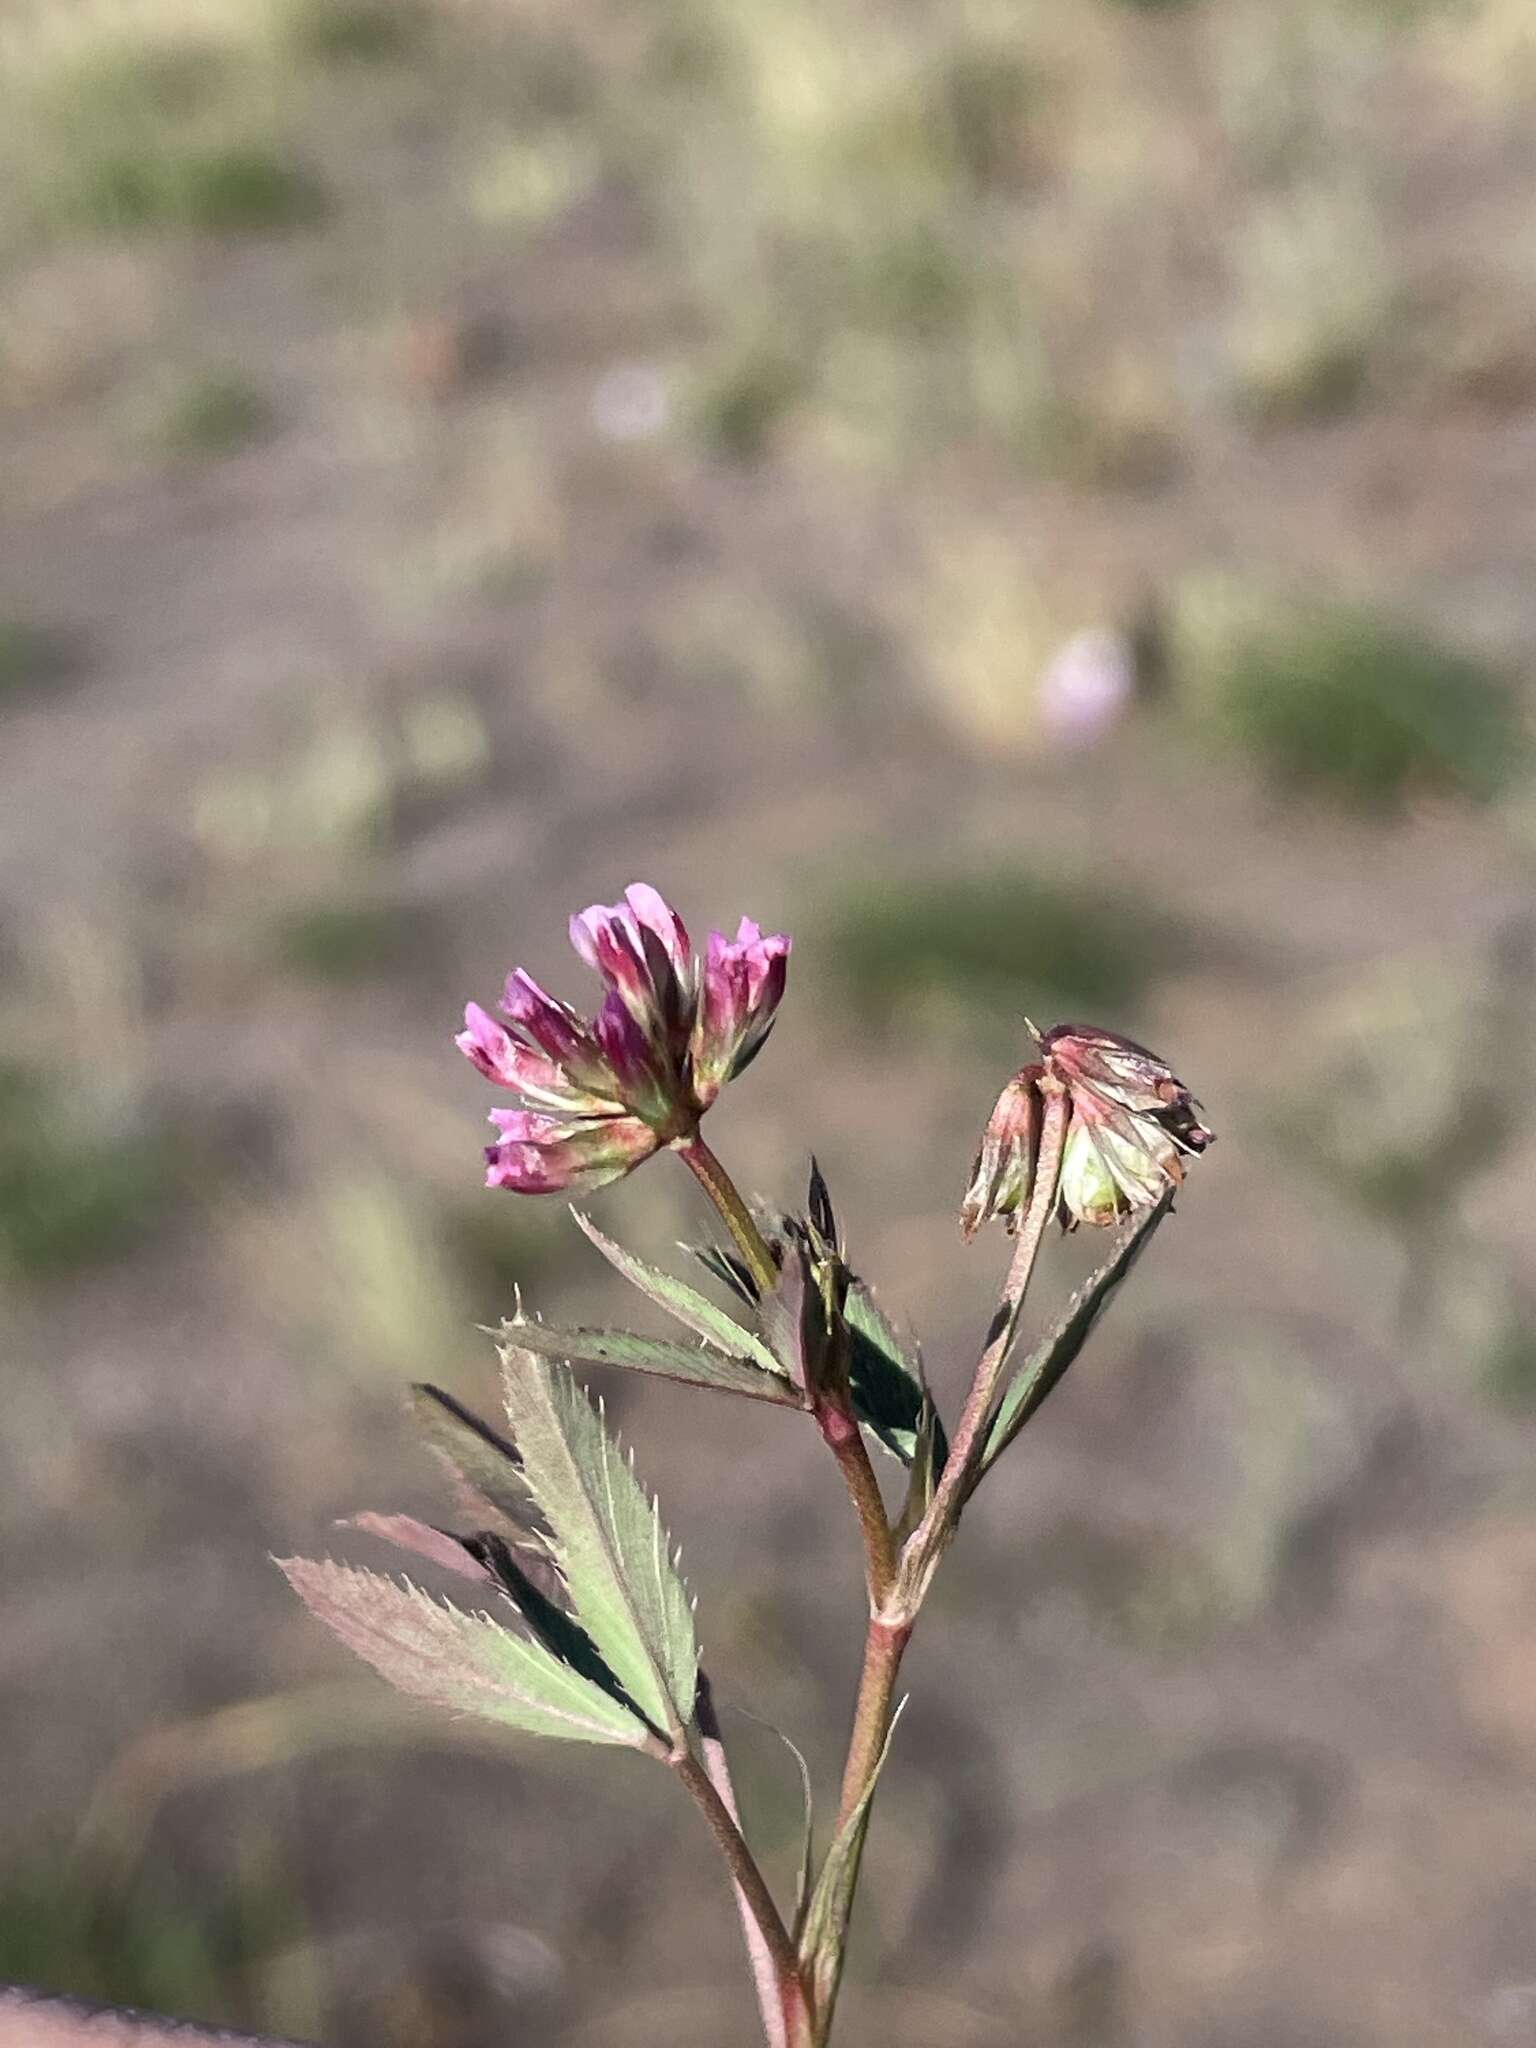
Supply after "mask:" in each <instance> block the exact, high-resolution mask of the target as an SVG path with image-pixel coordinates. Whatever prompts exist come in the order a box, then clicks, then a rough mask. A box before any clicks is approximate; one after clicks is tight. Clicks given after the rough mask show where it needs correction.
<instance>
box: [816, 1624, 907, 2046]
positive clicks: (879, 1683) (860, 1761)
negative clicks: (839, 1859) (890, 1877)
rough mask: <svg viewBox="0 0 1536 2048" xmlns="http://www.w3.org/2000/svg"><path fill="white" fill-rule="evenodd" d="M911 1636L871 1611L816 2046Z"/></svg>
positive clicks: (828, 2024)
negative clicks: (837, 1907) (835, 1922)
mask: <svg viewBox="0 0 1536 2048" xmlns="http://www.w3.org/2000/svg"><path fill="white" fill-rule="evenodd" d="M911 1636H912V1623H911V1622H910V1621H896V1622H892V1621H886V1620H884V1619H882V1618H881V1616H880V1615H878V1614H875V1615H872V1616H871V1617H870V1623H869V1632H868V1634H867V1635H866V1636H865V1638H864V1665H863V1669H862V1670H861V1671H860V1673H859V1696H858V1700H857V1703H856V1704H855V1706H854V1710H853V1730H852V1733H851V1735H850V1736H849V1740H848V1760H847V1762H846V1763H845V1764H844V1766H843V1786H842V1793H841V1795H840V1797H839V1799H838V1805H837V1821H836V1824H835V1827H834V1839H835V1838H836V1836H837V1835H840V1834H841V1832H842V1830H843V1829H844V1827H846V1826H847V1825H848V1824H849V1823H850V1822H852V1823H853V1826H854V1830H855V1832H854V1836H853V1843H852V1847H851V1850H850V1855H849V1866H848V1878H847V1904H846V1910H845V1913H844V1916H843V1922H842V1925H841V1926H840V1927H839V1928H838V1930H837V1936H836V1941H835V1944H834V1945H833V1952H832V1955H831V1958H830V1968H829V1969H826V1970H825V1971H824V1972H820V1973H818V2000H817V2007H816V2016H815V2020H816V2031H815V2036H814V2041H815V2048H825V2043H826V2041H827V2039H828V2037H829V2036H830V2034H831V2032H832V2016H833V2012H834V2010H835V2008H836V2005H837V1993H838V1987H839V1985H840V1984H841V1982H842V1975H843V1962H844V1959H845V1957H846V1955H847V1950H848V1931H849V1928H850V1926H851V1924H852V1920H853V1901H854V1896H855V1894H856V1892H857V1891H858V1884H859V1866H860V1864H861V1863H862V1862H863V1859H864V1842H865V1839H866V1837H867V1836H868V1834H869V1819H870V1813H871V1810H872V1807H873V1803H874V1802H873V1793H874V1780H875V1775H876V1773H877V1772H878V1771H879V1769H880V1763H881V1759H882V1757H883V1756H884V1754H885V1745H886V1742H887V1739H888V1738H889V1736H890V1732H891V1723H892V1721H893V1720H894V1718H895V1708H896V1676H897V1673H898V1672H899V1671H900V1669H901V1660H902V1656H903V1654H904V1653H905V1651H906V1647H907V1644H908V1642H909V1641H910V1640H911Z"/></svg>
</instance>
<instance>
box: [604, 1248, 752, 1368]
mask: <svg viewBox="0 0 1536 2048" xmlns="http://www.w3.org/2000/svg"><path fill="white" fill-rule="evenodd" d="M571 1213H572V1215H573V1216H575V1218H576V1221H577V1222H578V1223H579V1224H580V1226H581V1228H582V1230H583V1231H584V1232H585V1233H586V1235H587V1236H588V1237H589V1238H590V1239H591V1240H592V1242H593V1244H595V1245H596V1246H597V1249H598V1250H599V1251H600V1252H601V1253H602V1255H603V1257H604V1258H605V1259H606V1260H607V1261H608V1263H609V1265H610V1266H612V1267H613V1268H614V1270H615V1271H616V1272H619V1273H622V1274H623V1275H624V1278H625V1279H626V1280H628V1281H629V1282H630V1284H631V1285H632V1286H634V1287H638V1288H639V1290H640V1292H641V1293H642V1294H643V1295H645V1296H646V1297H647V1299H648V1300H650V1301H654V1302H655V1303H656V1305H657V1306H658V1308H663V1309H665V1310H666V1312H667V1314H668V1315H670V1316H674V1317H676V1319H677V1321H678V1322H680V1323H682V1324H684V1325H685V1326H686V1327H687V1328H688V1329H690V1330H693V1331H695V1332H696V1333H697V1334H698V1335H699V1336H700V1337H702V1338H703V1339H704V1341H705V1342H706V1343H707V1344H712V1345H713V1346H714V1347H715V1349H716V1350H717V1351H723V1352H724V1353H725V1354H726V1355H727V1356H728V1357H732V1358H745V1359H747V1360H749V1361H750V1362H751V1363H752V1364H754V1365H758V1366H761V1368H762V1369H763V1371H764V1372H772V1373H776V1372H778V1371H779V1370H780V1367H779V1363H778V1361H777V1359H776V1358H775V1357H774V1355H773V1353H772V1352H771V1351H770V1350H769V1349H768V1347H767V1345H766V1344H764V1343H763V1341H762V1339H761V1338H760V1337H755V1336H754V1335H753V1334H752V1332H751V1331H750V1330H744V1329H743V1328H742V1326H741V1324H740V1323H738V1322H737V1321H736V1319H735V1317H734V1316H731V1315H727V1313H726V1311H725V1310H724V1309H723V1308H719V1307H717V1306H716V1304H715V1303H714V1302H712V1301H711V1300H710V1299H709V1297H708V1295H705V1294H700V1293H699V1291H698V1289H697V1288H695V1287H690V1286H689V1285H688V1284H687V1282H686V1281H683V1280H678V1279H676V1278H675V1277H674V1276H673V1275H672V1274H671V1273H664V1272H663V1271H662V1270H661V1268H660V1267H659V1266H651V1265H648V1264H647V1263H646V1261H645V1260H644V1259H640V1258H636V1256H635V1254H634V1253H633V1252H629V1251H626V1250H625V1249H624V1247H623V1246H622V1245H620V1244H615V1243H614V1242H613V1240H612V1239H611V1238H607V1237H604V1235H603V1233H602V1232H601V1231H600V1230H599V1229H598V1227H597V1225H596V1224H595V1223H591V1222H589V1221H588V1220H587V1218H586V1217H585V1216H583V1215H582V1213H581V1211H580V1210H579V1209H573V1210H572V1212H571Z"/></svg>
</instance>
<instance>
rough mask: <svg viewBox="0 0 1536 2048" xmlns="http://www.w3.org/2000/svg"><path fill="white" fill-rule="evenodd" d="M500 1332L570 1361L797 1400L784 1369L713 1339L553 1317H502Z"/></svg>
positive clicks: (791, 1403)
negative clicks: (688, 1339)
mask: <svg viewBox="0 0 1536 2048" xmlns="http://www.w3.org/2000/svg"><path fill="white" fill-rule="evenodd" d="M742 1334H743V1336H745V1335H746V1332H745V1331H743V1333H742ZM501 1335H502V1340H503V1342H504V1343H508V1344H521V1345H523V1346H524V1348H525V1349H526V1350H529V1351H537V1352H538V1354H539V1356H540V1357H541V1358H560V1359H564V1360H566V1361H567V1362H568V1363H570V1364H572V1365H619V1366H626V1367H628V1368H629V1369H630V1370H631V1371H634V1372H649V1373H657V1374H659V1375H660V1376H661V1377H662V1378H664V1379H671V1380H686V1381H687V1382H688V1384H689V1385H690V1386H695V1387H715V1388H718V1389H719V1390H720V1391H721V1392H722V1393H727V1394H745V1395H746V1396H747V1397H748V1399H750V1400H754V1401H777V1402H780V1403H781V1404H785V1405H789V1406H794V1405H796V1402H795V1390H794V1388H793V1387H791V1386H790V1385H789V1383H788V1382H787V1380H786V1379H785V1377H784V1375H783V1374H782V1373H780V1372H769V1371H767V1370H766V1368H765V1367H763V1366H761V1365H758V1364H756V1363H755V1362H754V1361H753V1360H752V1359H751V1358H749V1357H747V1356H745V1355H744V1354H743V1355H741V1356H730V1355H728V1354H727V1353H726V1352H724V1351H721V1350H718V1349H717V1348H716V1347H715V1346H714V1345H713V1344H685V1343H682V1342H679V1341H678V1340H676V1339H673V1338H666V1337H640V1336H636V1335H635V1334H634V1333H633V1332H632V1331H629V1330H559V1329H556V1328H554V1327H553V1325H551V1324H549V1323H534V1322H516V1321H514V1322H504V1323H503V1324H502V1326H501Z"/></svg>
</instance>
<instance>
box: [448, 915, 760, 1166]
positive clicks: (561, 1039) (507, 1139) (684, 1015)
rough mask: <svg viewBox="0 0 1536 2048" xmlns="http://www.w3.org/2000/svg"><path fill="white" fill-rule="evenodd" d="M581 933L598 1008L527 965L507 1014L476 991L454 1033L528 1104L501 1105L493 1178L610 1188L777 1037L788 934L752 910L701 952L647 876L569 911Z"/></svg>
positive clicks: (511, 980)
mask: <svg viewBox="0 0 1536 2048" xmlns="http://www.w3.org/2000/svg"><path fill="white" fill-rule="evenodd" d="M570 931H571V944H572V945H573V946H574V947H575V949H576V951H577V952H578V953H579V954H580V955H581V957H582V959H583V960H584V961H585V962H586V963H587V965H588V966H589V967H591V968H593V969H595V970H596V972H597V973H598V974H599V975H600V976H601V977H602V979H603V981H604V983H605V984H606V989H607V993H606V995H605V996H604V999H603V1003H602V1007H601V1008H600V1009H599V1010H598V1012H597V1015H596V1016H595V1017H593V1018H591V1019H588V1018H585V1017H583V1016H581V1015H580V1013H579V1012H578V1011H576V1010H573V1009H572V1008H571V1007H570V1005H569V1004H567V1003H563V1002H561V1001H560V999H559V998H558V997H557V996H552V995H550V994H549V993H548V992H547V991H546V990H545V989H543V988H541V987H540V986H539V984H538V982H536V981H535V980H534V978H533V976H532V975H531V974H528V973H526V972H525V971H524V969H522V968H520V967H519V968H517V969H516V970H515V971H514V972H513V973H512V974H510V975H509V976H508V977H507V985H506V992H505V995H504V997H503V999H502V1005H501V1008H502V1014H503V1015H504V1016H505V1017H506V1018H507V1019H508V1024H509V1025H510V1029H509V1028H507V1026H504V1025H502V1024H499V1023H498V1022H497V1021H496V1019H495V1018H494V1017H491V1016H489V1015H488V1014H487V1013H486V1012H485V1011H484V1010H482V1009H481V1008H480V1006H479V1004H478V1003H471V1004H469V1006H468V1007H467V1009H466V1010H465V1012H464V1024H465V1028H464V1030H463V1031H462V1032H460V1034H459V1035H458V1037H457V1039H456V1040H455V1043H456V1044H457V1046H458V1047H459V1050H460V1051H461V1052H462V1053H463V1054H464V1055H465V1057H466V1058H467V1059H469V1060H471V1061H473V1063H474V1064H475V1066H477V1067H478V1068H479V1069H480V1072H481V1073H482V1074H484V1075H485V1077H486V1079H487V1080H490V1081H494V1082H496V1083H497V1084H498V1085H499V1086H500V1087H503V1088H510V1089H512V1090H513V1091H514V1092H515V1093H516V1094H517V1095H518V1096H519V1097H520V1098H521V1102H522V1105H523V1106H522V1107H521V1108H519V1109H512V1110H493V1111H492V1113H491V1121H492V1122H493V1123H494V1124H495V1125H496V1126H497V1128H498V1129H499V1130H500V1132H501V1142H500V1143H499V1144H497V1145H492V1146H490V1147H489V1148H488V1149H487V1152H486V1161H487V1166H488V1171H487V1174H486V1184H487V1186H489V1187H504V1188H513V1189H515V1190H517V1191H518V1192H519V1193H522V1194H552V1193H556V1192H560V1191H564V1192H572V1191H577V1192H580V1191H583V1190H586V1189H590V1188H598V1187H602V1186H603V1185H604V1183H605V1182H607V1181H612V1180H618V1179H619V1178H621V1176H622V1175H624V1174H626V1173H629V1172H631V1171H632V1170H633V1169H634V1168H635V1167H636V1166H638V1165H639V1164H640V1162H641V1161H642V1160H643V1159H648V1158H649V1157H650V1155H651V1154H652V1153H653V1152H656V1151H658V1150H660V1148H661V1147H662V1146H663V1145H669V1144H672V1143H673V1142H675V1141H676V1140H677V1139H679V1138H683V1137H686V1136H688V1135H689V1134H690V1133H691V1132H692V1131H694V1130H696V1129H697V1127H698V1121H699V1118H700V1117H701V1116H702V1115H703V1113H704V1111H705V1110H706V1109H708V1107H709V1105H710V1104H711V1103H712V1102H713V1101H714V1099H715V1097H716V1096H717V1095H718V1094H719V1093H720V1090H721V1088H722V1086H723V1085H724V1083H725V1082H726V1081H728V1080H730V1079H731V1078H732V1077H733V1076H734V1075H736V1074H739V1073H740V1072H741V1071H742V1069H743V1068H744V1067H745V1066H746V1065H747V1062H748V1061H749V1060H750V1059H751V1058H752V1056H753V1054H754V1053H756V1052H757V1050H758V1049H759V1047H760V1046H761V1045H762V1043H763V1040H764V1039H765V1038H766V1037H767V1035H768V1031H769V1027H770V1026H771V1025H772V1022H773V1016H774V1011H775V1010H776V1009H777V1007H778V1003H779V998H780V997H781V996H782V994H783V993H784V975H785V968H786V963H787V960H788V955H789V940H788V939H787V938H784V937H776V938H769V939H765V938H764V937H763V935H762V933H761V932H760V931H759V930H758V928H757V926H756V925H755V924H753V923H751V922H750V920H748V919H745V918H744V919H743V920H742V923H741V928H740V930H739V931H738V933H737V935H736V938H735V939H734V940H727V939H725V938H724V937H722V935H721V934H720V933H719V932H712V933H711V934H710V937H709V943H708V946H707V948H706V950H705V956H704V959H703V961H702V962H700V961H698V960H697V959H696V958H695V956H694V951H693V946H692V943H691V941H690V940H689V937H688V932H687V928H686V927H685V926H684V924H683V921H682V919H681V918H680V917H679V916H678V915H677V913H676V911H674V910H673V909H672V908H671V907H670V905H669V904H668V903H666V901H665V900H664V899H663V898H662V897H661V896H660V895H659V894H658V893H657V892H656V890H654V889H652V888H649V887H647V886H646V884H644V883H642V882H637V883H634V884H632V885H631V887H629V888H628V889H626V890H625V891H624V900H623V902H621V903H616V904H613V905H611V906H607V905H603V904H593V905H592V906H591V907H590V908H589V909H587V910H583V911H582V912H581V913H580V914H579V915H578V916H576V917H573V918H572V919H571V927H570Z"/></svg>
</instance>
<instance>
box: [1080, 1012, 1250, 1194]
mask: <svg viewBox="0 0 1536 2048" xmlns="http://www.w3.org/2000/svg"><path fill="white" fill-rule="evenodd" d="M1040 1051H1041V1056H1042V1063H1043V1066H1044V1069H1045V1071H1046V1072H1047V1073H1048V1074H1050V1075H1051V1076H1052V1077H1053V1078H1054V1079H1055V1080H1056V1081H1058V1082H1059V1083H1060V1084H1061V1086H1062V1087H1063V1088H1064V1089H1065V1090H1066V1094H1067V1099H1068V1102H1069V1103H1070V1105H1071V1123H1070V1125H1069V1126H1068V1131H1067V1142H1066V1149H1065V1152H1064V1154H1063V1158H1062V1169H1061V1213H1062V1221H1063V1223H1065V1224H1066V1225H1067V1227H1068V1228H1069V1229H1070V1228H1072V1227H1073V1226H1074V1225H1076V1224H1078V1223H1093V1224H1109V1223H1113V1222H1114V1221H1115V1220H1116V1219H1117V1218H1118V1217H1120V1216H1123V1215H1125V1214H1127V1213H1128V1212H1129V1211H1131V1210H1133V1209H1149V1208H1151V1207H1152V1205H1153V1204H1154V1203H1155V1202H1157V1201H1159V1200H1160V1199H1161V1197H1162V1195H1163V1191H1164V1190H1165V1189H1166V1188H1169V1187H1178V1186H1179V1185H1180V1184H1181V1183H1182V1181H1183V1179H1184V1157H1185V1155H1189V1154H1195V1153H1200V1152H1203V1151H1204V1150H1205V1148H1206V1146H1207V1145H1209V1144H1210V1142H1211V1139H1212V1136H1213V1133H1212V1132H1211V1131H1209V1130H1207V1128H1206V1127H1205V1125H1204V1124H1203V1123H1202V1122H1201V1121H1200V1116H1199V1109H1200V1105H1199V1104H1198V1103H1197V1102H1196V1101H1195V1099H1194V1097H1193V1096H1192V1095H1191V1094H1190V1092H1189V1090H1188V1089H1187V1088H1186V1087H1185V1086H1184V1084H1183V1082H1182V1081H1180V1080H1179V1079H1178V1077H1177V1076H1176V1075H1175V1073H1174V1072H1173V1069H1172V1068H1171V1067H1170V1066H1169V1065H1168V1063H1167V1061H1166V1060H1162V1059H1159V1058H1158V1056H1157V1054H1156V1053H1154V1052H1149V1051H1148V1050H1147V1048H1146V1047H1145V1046H1144V1045H1137V1044H1136V1043H1135V1042H1134V1040H1132V1039H1129V1038H1122V1037H1120V1035H1119V1034H1118V1033H1117V1032H1114V1031H1100V1030H1096V1029H1094V1028H1093V1027H1091V1026H1088V1025H1081V1024H1057V1025H1055V1026H1053V1027H1052V1029H1051V1030H1049V1031H1047V1032H1044V1033H1042V1034H1040Z"/></svg>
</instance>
